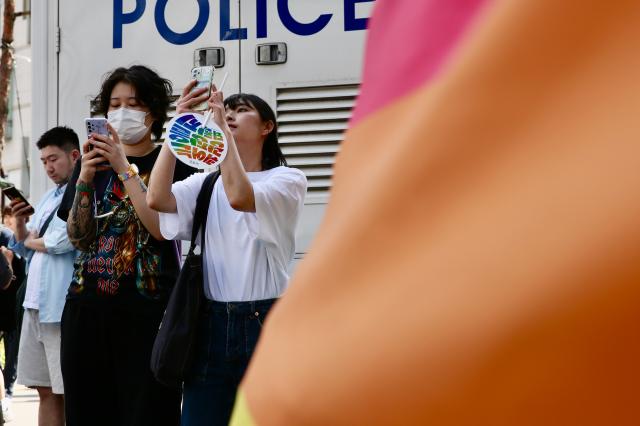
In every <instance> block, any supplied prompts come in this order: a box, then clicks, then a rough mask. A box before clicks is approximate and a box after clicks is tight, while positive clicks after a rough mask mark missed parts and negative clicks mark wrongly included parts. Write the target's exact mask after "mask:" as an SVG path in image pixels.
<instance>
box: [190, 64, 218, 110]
mask: <svg viewBox="0 0 640 426" xmlns="http://www.w3.org/2000/svg"><path fill="white" fill-rule="evenodd" d="M214 73H215V68H214V67H213V65H208V66H204V67H194V68H192V69H191V78H192V79H194V80H195V81H196V85H195V86H194V88H193V89H192V92H193V91H194V90H197V89H200V88H202V87H205V88H206V89H207V91H206V92H205V93H206V95H207V98H209V96H211V84H212V83H213V74H214ZM193 109H196V110H205V109H207V102H206V101H205V102H202V103H200V104H199V105H194V106H193Z"/></svg>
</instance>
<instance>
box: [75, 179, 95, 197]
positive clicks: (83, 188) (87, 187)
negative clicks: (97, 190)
mask: <svg viewBox="0 0 640 426" xmlns="http://www.w3.org/2000/svg"><path fill="white" fill-rule="evenodd" d="M93 189H94V188H93V182H92V183H91V184H87V183H84V182H82V181H80V180H79V181H78V182H77V183H76V191H78V192H80V193H85V194H88V193H91V192H93Z"/></svg>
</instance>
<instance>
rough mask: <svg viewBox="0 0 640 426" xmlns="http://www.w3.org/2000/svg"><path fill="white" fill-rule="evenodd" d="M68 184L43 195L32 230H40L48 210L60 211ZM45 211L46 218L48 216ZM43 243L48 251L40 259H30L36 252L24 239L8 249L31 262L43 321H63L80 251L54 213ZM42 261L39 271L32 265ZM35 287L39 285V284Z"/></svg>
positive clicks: (64, 223) (65, 226)
mask: <svg viewBox="0 0 640 426" xmlns="http://www.w3.org/2000/svg"><path fill="white" fill-rule="evenodd" d="M65 188H66V185H63V186H61V187H58V188H54V189H51V190H50V191H48V192H47V193H46V194H44V196H43V197H42V200H40V202H39V203H38V205H37V206H36V208H35V213H34V215H33V217H32V218H31V220H30V221H29V224H27V229H29V231H32V230H34V231H37V227H40V226H42V225H44V222H45V221H46V219H47V217H48V213H50V212H51V211H52V209H53V210H57V208H58V206H59V205H60V201H62V195H63V194H64V190H65ZM45 214H46V217H45ZM43 241H44V246H45V248H46V249H47V252H46V253H38V255H41V256H42V258H41V259H40V261H39V262H33V263H32V262H31V259H32V257H33V256H34V254H35V253H36V252H35V251H34V250H31V249H29V248H27V247H25V246H24V244H23V242H18V241H16V239H15V237H13V238H12V239H11V242H10V243H9V248H10V249H11V250H13V251H15V252H16V253H18V254H20V255H22V256H23V257H25V258H26V259H27V261H28V262H29V268H28V269H29V275H32V273H34V276H38V277H39V279H38V283H37V284H39V291H38V307H39V310H40V322H47V323H51V322H60V319H61V317H62V309H63V308H64V303H65V299H66V295H67V290H68V288H69V283H71V279H72V277H73V262H74V260H75V259H76V256H77V255H78V252H77V251H76V249H75V248H74V247H73V245H72V244H71V242H69V236H68V235H67V224H66V222H64V221H63V220H61V219H60V218H59V217H58V216H57V215H56V214H55V213H54V217H53V219H52V220H51V222H50V223H49V227H48V228H47V230H46V232H45V234H44V236H43ZM36 264H39V265H40V267H39V269H40V270H39V271H32V270H31V269H32V268H31V267H32V266H36ZM36 287H38V286H37V285H36ZM27 293H29V281H27Z"/></svg>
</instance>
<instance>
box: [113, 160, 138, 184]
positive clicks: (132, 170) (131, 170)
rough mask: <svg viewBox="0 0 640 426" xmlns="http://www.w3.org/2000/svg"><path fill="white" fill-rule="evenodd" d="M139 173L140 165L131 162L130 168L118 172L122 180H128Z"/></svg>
mask: <svg viewBox="0 0 640 426" xmlns="http://www.w3.org/2000/svg"><path fill="white" fill-rule="evenodd" d="M137 174H138V166H136V165H135V164H129V168H127V170H126V171H125V172H122V173H118V179H120V181H122V182H126V181H128V180H129V179H131V178H132V177H134V176H136V175H137Z"/></svg>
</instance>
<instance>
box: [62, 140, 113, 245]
mask: <svg viewBox="0 0 640 426" xmlns="http://www.w3.org/2000/svg"><path fill="white" fill-rule="evenodd" d="M82 150H83V153H84V154H83V155H82V158H81V159H80V161H81V168H80V176H79V177H78V182H77V183H76V195H75V197H74V199H73V206H72V207H71V212H70V213H69V217H68V218H67V233H68V234H69V241H70V242H71V244H73V246H74V247H75V248H77V249H78V250H82V251H88V250H89V248H90V247H91V244H92V243H93V241H94V240H95V238H96V219H95V217H94V192H95V188H94V185H93V178H94V176H95V174H96V170H97V167H98V164H99V163H101V162H103V161H104V158H102V157H101V156H100V155H98V153H97V152H96V151H95V150H89V141H87V142H85V143H84V145H83V146H82Z"/></svg>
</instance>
